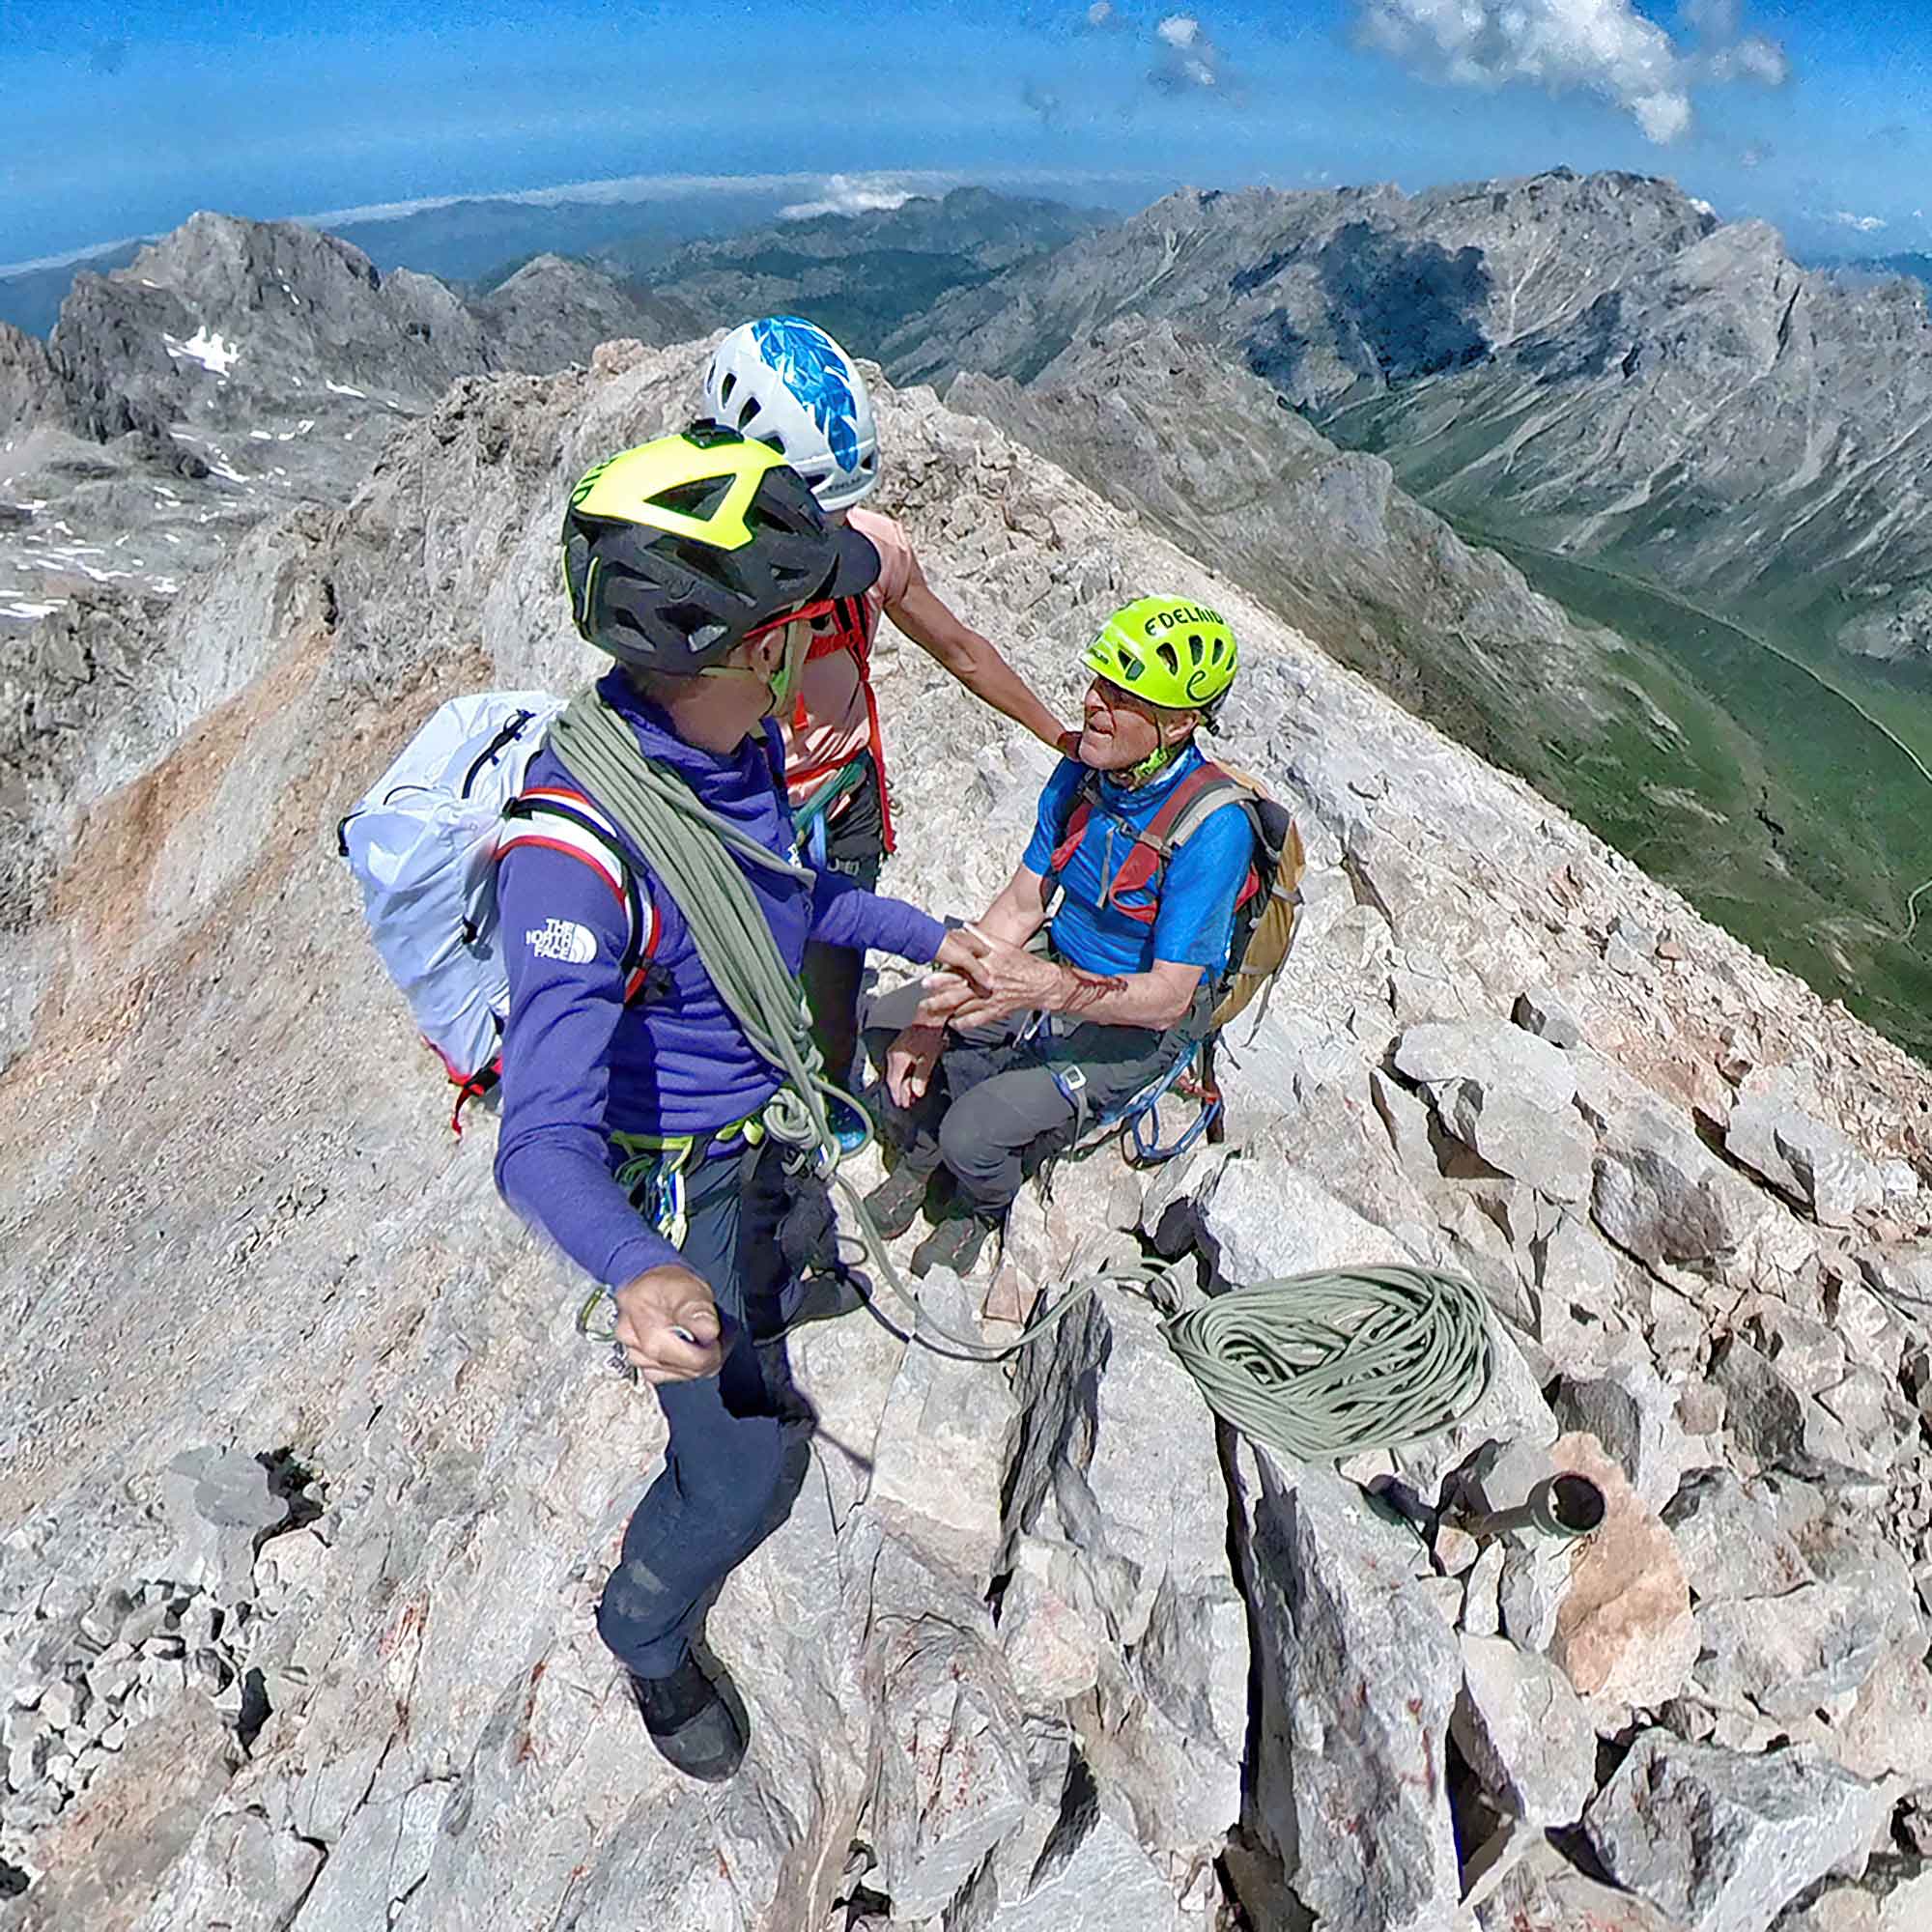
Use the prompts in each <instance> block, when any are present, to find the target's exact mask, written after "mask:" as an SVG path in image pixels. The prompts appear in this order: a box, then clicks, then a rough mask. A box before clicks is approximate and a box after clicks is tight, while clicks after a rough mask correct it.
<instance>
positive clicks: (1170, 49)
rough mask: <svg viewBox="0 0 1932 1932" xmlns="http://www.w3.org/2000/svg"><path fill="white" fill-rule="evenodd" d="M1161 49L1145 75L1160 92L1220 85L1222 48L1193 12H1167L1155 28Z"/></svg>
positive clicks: (1223, 76)
mask: <svg viewBox="0 0 1932 1932" xmlns="http://www.w3.org/2000/svg"><path fill="white" fill-rule="evenodd" d="M1153 32H1154V38H1155V39H1156V40H1157V41H1159V42H1160V43H1161V46H1162V53H1161V56H1160V58H1159V59H1158V60H1157V61H1156V62H1155V63H1154V66H1153V70H1152V71H1151V73H1150V74H1149V75H1148V79H1149V80H1150V81H1151V83H1152V84H1153V85H1154V86H1155V87H1157V88H1159V89H1160V91H1161V92H1162V93H1163V94H1184V93H1186V92H1187V90H1188V89H1189V88H1194V87H1221V86H1224V85H1225V84H1226V81H1227V64H1226V62H1225V60H1224V59H1223V57H1222V53H1221V49H1220V48H1219V47H1217V46H1216V45H1215V44H1214V43H1213V42H1212V41H1211V40H1209V39H1208V33H1207V30H1206V29H1205V28H1204V27H1203V26H1202V24H1201V22H1200V20H1199V19H1198V18H1197V17H1196V16H1195V15H1194V14H1168V15H1166V17H1165V18H1163V19H1162V20H1161V22H1160V24H1159V25H1158V26H1157V27H1155V28H1154V30H1153Z"/></svg>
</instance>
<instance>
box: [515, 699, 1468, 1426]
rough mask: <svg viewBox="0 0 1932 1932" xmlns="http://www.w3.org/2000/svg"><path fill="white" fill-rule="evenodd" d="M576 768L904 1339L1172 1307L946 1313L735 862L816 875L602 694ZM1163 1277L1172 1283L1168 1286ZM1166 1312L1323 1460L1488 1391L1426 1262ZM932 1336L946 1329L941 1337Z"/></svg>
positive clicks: (1187, 1347)
mask: <svg viewBox="0 0 1932 1932" xmlns="http://www.w3.org/2000/svg"><path fill="white" fill-rule="evenodd" d="M550 742H551V745H552V747H553V749H554V751H555V752H556V754H557V756H558V757H559V758H560V759H561V760H562V761H563V763H564V765H565V766H566V768H567V769H569V770H570V771H571V772H573V773H574V774H575V775H576V776H577V777H578V778H579V780H580V781H582V782H583V783H585V784H586V785H587V786H589V787H590V788H591V790H592V791H593V793H594V795H595V796H596V797H597V798H598V800H599V801H600V803H602V804H603V806H604V807H605V809H606V810H609V811H610V812H611V814H612V816H613V817H614V818H615V819H616V820H617V823H618V824H619V826H621V827H622V829H623V830H624V831H625V832H626V833H627V834H628V835H629V836H630V838H631V839H632V840H633V842H634V843H635V844H636V845H637V847H638V850H639V853H640V854H641V856H642V857H643V860H644V862H645V864H646V865H647V866H648V867H650V869H651V872H652V874H653V876H654V877H655V879H656V881H657V882H658V884H659V885H660V886H661V887H662V888H663V889H664V890H665V891H666V892H668V894H669V895H670V896H671V897H672V898H673V899H674V900H675V901H676V904H677V907H678V909H679V911H680V912H681V913H682V914H683V915H684V919H685V923H686V924H687V925H688V926H689V927H690V929H691V936H692V943H693V945H694V946H695V947H696V951H697V956H698V959H699V960H700V962H701V963H702V964H703V967H704V970H705V972H706V973H707V974H708V975H709V976H710V978H711V980H712V983H713V984H714V985H715V986H716V987H717V988H718V992H719V996H720V997H721V998H722V999H723V1001H724V1002H725V1007H726V1008H727V1009H728V1010H729V1011H730V1013H731V1015H732V1017H733V1019H735V1020H736V1022H737V1023H738V1025H739V1027H740V1028H741V1029H742V1030H743V1032H744V1035H745V1037H746V1039H747V1040H749V1041H750V1043H751V1045H752V1048H753V1051H754V1052H755V1053H756V1054H757V1055H758V1057H759V1058H760V1059H762V1060H763V1061H765V1062H766V1063H767V1065H770V1066H771V1067H772V1068H773V1069H774V1070H775V1071H776V1072H777V1073H778V1074H779V1076H780V1078H781V1081H782V1083H783V1084H782V1085H781V1087H780V1089H779V1091H778V1093H777V1094H774V1095H773V1096H772V1099H771V1101H770V1103H769V1104H768V1105H767V1107H766V1108H765V1110H764V1115H763V1122H764V1126H765V1130H766V1131H767V1132H768V1133H770V1134H771V1136H772V1137H773V1139H774V1140H777V1141H779V1142H781V1143H782V1144H783V1145H785V1146H787V1147H789V1148H791V1149H793V1150H794V1151H795V1159H796V1162H797V1165H798V1166H799V1167H800V1168H801V1169H804V1170H808V1171H810V1173H812V1174H813V1175H814V1176H816V1177H817V1178H819V1179H826V1180H829V1181H831V1182H832V1183H833V1184H834V1185H836V1186H837V1187H838V1190H839V1192H840V1194H841V1195H842V1196H843V1197H844V1200H845V1204H846V1206H847V1207H848V1208H850V1209H851V1211H852V1215H853V1219H854V1221H855V1222H856V1223H857V1225H858V1228H859V1230H860V1233H861V1235H862V1236H863V1238H864V1241H865V1245H866V1248H867V1254H868V1256H869V1258H870V1260H871V1263H872V1264H873V1266H874V1267H875V1268H876V1269H877V1271H878V1276H879V1279H880V1280H881V1281H882V1282H883V1283H884V1285H885V1287H886V1288H887V1290H888V1291H889V1292H890V1293H892V1294H893V1296H894V1297H895V1300H897V1301H898V1302H899V1303H900V1304H901V1305H902V1306H903V1307H904V1308H905V1309H906V1310H907V1311H908V1312H909V1314H910V1316H911V1318H912V1325H911V1329H910V1339H911V1340H913V1341H916V1342H918V1343H919V1344H920V1345H921V1346H922V1347H924V1348H926V1349H929V1350H934V1351H935V1352H937V1353H940V1354H943V1355H948V1356H951V1357H952V1358H954V1359H958V1360H965V1361H973V1362H985V1363H993V1362H1003V1361H1007V1360H1009V1359H1010V1358H1011V1357H1013V1356H1015V1355H1017V1354H1018V1353H1019V1352H1020V1350H1023V1349H1025V1348H1026V1347H1027V1346H1028V1345H1029V1344H1030V1343H1032V1342H1034V1341H1036V1340H1037V1338H1038V1337H1039V1336H1041V1335H1043V1334H1045V1333H1046V1332H1047V1331H1048V1330H1049V1329H1051V1328H1053V1327H1054V1326H1056V1325H1057V1324H1058V1323H1059V1322H1060V1321H1062V1320H1063V1319H1065V1317H1066V1316H1067V1315H1068V1314H1070V1313H1071V1312H1072V1310H1073V1309H1074V1308H1076V1307H1077V1306H1079V1305H1080V1304H1081V1303H1082V1302H1084V1301H1085V1300H1086V1299H1087V1298H1088V1297H1089V1296H1090V1295H1091V1294H1092V1293H1094V1290H1095V1289H1096V1288H1098V1287H1100V1286H1101V1285H1102V1284H1103V1282H1107V1283H1111V1284H1112V1285H1114V1286H1117V1287H1120V1288H1122V1289H1127V1290H1131V1291H1133V1292H1136V1293H1141V1294H1142V1295H1144V1296H1146V1297H1147V1298H1148V1299H1149V1300H1151V1301H1152V1302H1153V1303H1154V1305H1155V1306H1156V1308H1160V1307H1161V1303H1162V1302H1163V1300H1167V1301H1169V1302H1170V1305H1171V1294H1172V1278H1171V1275H1170V1271H1169V1270H1166V1269H1160V1268H1155V1269H1150V1270H1143V1271H1142V1272H1141V1273H1139V1274H1137V1275H1122V1276H1111V1277H1096V1278H1094V1279H1093V1280H1089V1281H1083V1282H1081V1283H1079V1284H1077V1285H1075V1286H1073V1287H1071V1288H1069V1289H1068V1290H1067V1291H1066V1292H1065V1293H1064V1294H1063V1295H1062V1296H1061V1297H1060V1298H1059V1300H1057V1301H1055V1302H1053V1303H1052V1304H1051V1305H1050V1306H1049V1307H1048V1308H1047V1309H1046V1310H1045V1311H1044V1313H1042V1314H1041V1315H1039V1316H1038V1317H1037V1318H1036V1319H1035V1320H1034V1321H1032V1322H1031V1323H1029V1324H1028V1325H1027V1326H1026V1327H1025V1328H1024V1329H1023V1330H1022V1331H1021V1333H1020V1334H1019V1335H1018V1336H1016V1337H1015V1338H1014V1339H1013V1340H1012V1341H1010V1342H1009V1343H1006V1344H1004V1345H1002V1346H998V1347H994V1346H989V1345H988V1344H986V1343H985V1342H983V1341H981V1340H980V1339H979V1338H977V1337H970V1336H965V1335H956V1334H954V1333H952V1330H951V1329H949V1328H947V1327H946V1326H945V1325H944V1324H943V1323H941V1322H940V1321H937V1320H935V1319H934V1318H933V1317H932V1316H931V1315H930V1314H929V1313H928V1312H927V1311H926V1310H925V1308H924V1307H923V1305H922V1303H921V1301H920V1298H919V1296H918V1294H917V1293H915V1292H914V1291H913V1290H912V1289H911V1288H909V1287H908V1286H907V1285H906V1283H905V1282H904V1280H903V1279H902V1278H901V1277H900V1275H899V1272H898V1269H897V1268H896V1266H895V1264H894V1263H893V1260H892V1257H891V1255H890V1254H889V1253H888V1252H887V1249H886V1243H885V1241H884V1240H883V1239H882V1238H881V1236H880V1235H879V1231H878V1229H877V1227H876V1226H875V1225H874V1223H873V1221H872V1217H871V1215H870V1213H869V1212H868V1211H867V1207H866V1203H865V1199H864V1197H863V1196H862V1195H861V1194H860V1193H859V1191H858V1190H857V1189H856V1188H855V1187H854V1186H853V1185H852V1184H851V1182H850V1181H849V1180H847V1179H846V1178H845V1176H844V1175H843V1174H842V1173H840V1171H839V1169H840V1165H841V1162H842V1161H843V1160H844V1159H845V1158H848V1157H849V1156H847V1155H846V1153H845V1151H844V1150H842V1149H841V1148H840V1147H839V1144H838V1137H837V1135H836V1134H835V1133H834V1131H833V1128H832V1124H831V1120H830V1117H829V1114H828V1111H827V1109H828V1103H829V1102H830V1101H832V1100H835V1099H837V1100H842V1101H844V1102H845V1104H846V1105H848V1106H850V1107H851V1108H852V1109H853V1110H854V1111H855V1112H856V1113H857V1114H858V1115H859V1117H860V1118H861V1119H862V1120H865V1121H866V1122H867V1144H869V1142H870V1139H871V1122H870V1118H869V1116H868V1115H867V1112H866V1110H865V1108H864V1107H863V1106H862V1105H861V1104H860V1102H859V1101H858V1099H857V1098H856V1097H855V1096H854V1095H852V1094H847V1093H846V1092H845V1091H844V1090H843V1089H842V1088H840V1087H838V1085H836V1084H835V1083H834V1082H833V1081H831V1080H830V1079H828V1078H827V1077H826V1073H825V1065H824V1061H823V1059H822V1058H821V1056H820V1054H819V1051H818V1047H817V1043H816V1042H815V1041H814V1040H813V1038H812V1036H811V1023H810V1013H809V1012H808V1010H807V1008H806V1003H805V996H804V992H803V989H802V988H801V986H800V984H799V981H798V980H796V979H795V978H794V977H793V975H792V974H791V972H790V971H789V970H788V969H787V967H786V966H785V963H784V959H783V956H782V955H781V953H780V952H779V950H778V944H777V942H776V941H775V940H774V939H773V937H772V931H771V927H770V926H769V925H768V924H767V923H766V921H765V917H764V913H763V911H762V909H761V908H760V906H759V904H758V901H757V899H756V897H755V895H753V892H752V888H751V884H750V881H749V880H748V879H747V877H746V875H745V873H744V871H743V870H742V869H741V867H739V865H738V864H737V863H736V861H737V860H738V859H742V860H744V861H745V862H746V863H747V864H749V865H752V866H755V867H760V868H761V869H763V870H765V871H768V872H772V873H776V874H778V875H781V876H782V877H786V878H790V879H793V880H796V881H798V882H800V883H802V884H809V883H810V878H811V874H810V871H809V870H808V869H807V868H806V867H802V866H799V865H797V864H796V863H795V862H793V861H791V860H788V859H783V858H781V857H779V856H778V855H777V854H776V853H774V852H772V851H770V850H769V849H768V848H767V847H765V846H763V845H761V844H759V843H758V842H757V841H756V840H755V839H753V838H750V837H749V836H747V835H746V834H745V833H743V832H741V831H740V830H739V829H738V828H737V827H736V826H734V825H731V824H729V823H728V822H727V821H725V820H724V819H722V818H720V817H719V816H718V815H717V814H716V813H714V812H712V811H710V810H708V809H707V808H706V807H705V806H704V805H703V804H701V803H700V802H699V800H698V799H697V798H696V795H695V794H694V793H693V792H692V791H691V789H690V787H689V786H688V785H686V784H685V783H684V782H683V781H681V780H679V779H678V778H676V777H675V776H674V775H672V774H670V773H668V772H667V771H664V770H663V769H661V768H660V767H658V766H655V765H652V764H650V763H648V762H647V761H646V760H645V759H644V758H643V757H642V755H641V753H639V747H638V744H637V741H636V739H635V738H634V737H633V736H632V735H631V731H630V727H629V726H628V725H625V724H624V722H623V720H622V719H620V718H619V717H618V716H617V715H616V714H615V713H614V712H612V711H611V709H610V707H609V706H607V705H606V704H604V703H603V701H602V700H601V699H600V698H599V697H598V696H596V694H595V692H594V691H591V692H584V693H582V694H580V695H579V696H577V697H576V698H574V699H573V700H572V701H571V703H570V704H569V705H568V706H567V707H566V709H565V710H564V711H563V713H562V714H561V715H560V716H559V717H558V718H557V719H556V720H555V721H554V723H553V724H552V725H551V727H550ZM1163 1284H1165V1285H1163ZM1163 1313H1164V1320H1163V1321H1162V1332H1163V1333H1164V1334H1165V1336H1166V1338H1167V1342H1168V1346H1169V1347H1170V1348H1171V1349H1172V1350H1174V1353H1175V1355H1176V1357H1177V1358H1178V1359H1179V1362H1180V1364H1181V1366H1182V1367H1184V1368H1185V1369H1186V1370H1187V1372H1188V1374H1189V1375H1190V1376H1191V1377H1192V1378H1194V1381H1195V1383H1196V1385H1197V1386H1198V1387H1199V1388H1200V1390H1201V1393H1202V1395H1203V1397H1204V1398H1205V1399H1206V1401H1207V1403H1208V1406H1209V1407H1210V1408H1212V1409H1213V1411H1214V1413H1215V1414H1216V1415H1218V1416H1220V1417H1221V1418H1222V1420H1224V1421H1225V1422H1227V1423H1229V1424H1231V1425H1232V1426H1233V1427H1234V1428H1236V1429H1237V1430H1239V1431H1240V1432H1241V1433H1242V1434H1243V1435H1248V1436H1250V1437H1251V1438H1252V1439H1253V1440H1255V1441H1257V1442H1260V1443H1264V1444H1265V1445H1266V1446H1268V1447H1269V1448H1272V1449H1276V1450H1279V1451H1280V1452H1281V1453H1283V1454H1284V1455H1288V1456H1293V1457H1297V1458H1302V1459H1310V1458H1314V1459H1320V1458H1324V1457H1325V1458H1334V1457H1346V1456H1350V1455H1352V1454H1355V1453H1357V1452H1358V1451H1361V1450H1365V1449H1376V1448H1390V1447H1395V1446H1398V1445H1400V1444H1401V1443H1405V1442H1411V1441H1414V1440H1416V1439H1417V1438H1418V1437H1420V1436H1423V1435H1432V1434H1434V1433H1435V1431H1437V1430H1440V1429H1444V1428H1447V1427H1448V1426H1449V1425H1450V1424H1451V1423H1453V1422H1454V1421H1456V1420H1457V1419H1458V1418H1459V1417H1460V1416H1462V1415H1463V1414H1466V1413H1467V1412H1468V1410H1469V1409H1470V1408H1472V1407H1473V1406H1475V1404H1476V1403H1477V1402H1479V1401H1480V1400H1481V1399H1482V1396H1483V1394H1484V1392H1485V1391H1486V1390H1487V1388H1488V1386H1489V1381H1490V1374H1491V1351H1490V1339H1489V1326H1488V1310H1487V1306H1486V1304H1485V1303H1484V1300H1483V1297H1482V1295H1481V1293H1480V1292H1479V1291H1478V1290H1476V1289H1475V1288H1473V1287H1472V1286H1471V1285H1470V1284H1469V1283H1468V1282H1466V1281H1463V1280H1462V1279H1460V1278H1459V1277H1457V1276H1454V1275H1447V1274H1437V1273H1434V1272H1432V1271H1430V1270H1427V1269H1421V1268H1406V1267H1376V1268H1358V1269H1332V1270H1325V1271H1322V1272H1320V1273H1314V1274H1303V1275H1293V1276H1288V1277H1285V1278H1282V1279H1277V1280H1270V1281H1260V1282H1254V1283H1251V1284H1249V1285H1248V1286H1246V1287H1242V1288H1236V1289H1234V1290H1232V1291H1230V1292H1229V1293H1224V1294H1219V1295H1215V1296H1212V1297H1211V1298H1210V1299H1208V1301H1207V1302H1206V1303H1204V1304H1203V1305H1201V1306H1199V1307H1196V1308H1192V1309H1188V1310H1185V1311H1183V1312H1180V1313H1178V1314H1175V1313H1166V1312H1165V1311H1163ZM935 1337H936V1338H937V1340H935V1339H934V1338H935Z"/></svg>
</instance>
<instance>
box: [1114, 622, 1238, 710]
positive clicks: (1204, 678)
mask: <svg viewBox="0 0 1932 1932" xmlns="http://www.w3.org/2000/svg"><path fill="white" fill-rule="evenodd" d="M1239 658H1240V653H1239V651H1238V650H1237V649H1236V644H1235V634H1234V632H1233V631H1231V630H1230V629H1229V628H1228V621H1227V619H1226V618H1225V617H1223V616H1222V615H1221V613H1220V612H1219V611H1210V610H1208V607H1207V605H1205V604H1195V603H1192V602H1190V601H1189V600H1188V599H1187V598H1185V597H1142V598H1138V599H1136V600H1135V602H1133V603H1131V604H1129V605H1128V606H1127V607H1126V609H1125V610H1124V611H1115V612H1114V614H1113V615H1112V616H1111V617H1109V618H1108V619H1107V621H1106V623H1105V624H1103V625H1102V626H1101V627H1100V635H1099V636H1098V637H1097V638H1095V639H1094V641H1093V642H1092V643H1091V644H1089V645H1088V646H1087V649H1086V651H1085V653H1084V654H1083V656H1082V659H1081V662H1082V663H1083V664H1085V665H1086V667H1087V668H1088V669H1089V670H1091V671H1094V672H1097V673H1098V674H1099V675H1100V676H1101V677H1104V678H1105V679H1106V680H1107V681H1108V683H1110V684H1117V685H1119V686H1120V687H1121V689H1122V691H1130V692H1132V693H1133V694H1134V696H1136V697H1144V698H1146V699H1147V701H1148V702H1149V703H1150V704H1157V705H1159V706H1160V707H1161V708H1162V709H1163V710H1167V711H1211V710H1212V709H1213V708H1214V705H1215V702H1216V701H1217V700H1218V699H1219V698H1221V697H1222V696H1225V695H1226V693H1227V690H1228V687H1229V686H1230V685H1231V684H1233V683H1234V681H1235V671H1236V667H1237V665H1238V663H1239Z"/></svg>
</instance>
